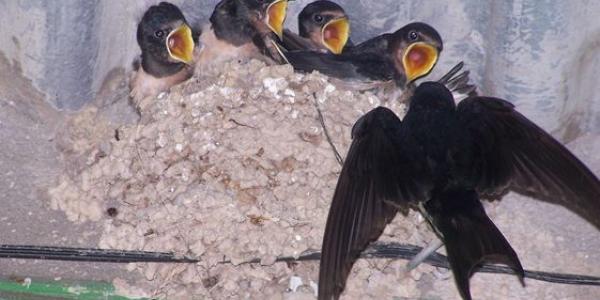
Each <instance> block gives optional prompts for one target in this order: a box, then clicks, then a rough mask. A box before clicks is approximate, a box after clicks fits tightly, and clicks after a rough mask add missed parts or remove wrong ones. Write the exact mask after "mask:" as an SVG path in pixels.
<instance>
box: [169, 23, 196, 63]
mask: <svg viewBox="0 0 600 300" xmlns="http://www.w3.org/2000/svg"><path fill="white" fill-rule="evenodd" d="M166 43H167V50H168V51H169V56H170V57H171V58H172V59H174V60H177V61H180V62H183V63H186V64H190V63H191V62H192V60H193V53H194V39H193V38H192V29H191V28H190V27H189V26H187V25H186V24H183V25H181V26H179V27H178V28H177V29H175V30H173V31H171V32H170V33H169V36H167V42H166Z"/></svg>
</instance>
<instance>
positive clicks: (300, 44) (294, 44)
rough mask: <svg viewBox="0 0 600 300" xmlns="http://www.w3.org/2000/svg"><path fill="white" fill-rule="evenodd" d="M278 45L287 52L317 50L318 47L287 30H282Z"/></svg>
mask: <svg viewBox="0 0 600 300" xmlns="http://www.w3.org/2000/svg"><path fill="white" fill-rule="evenodd" d="M280 44H281V46H283V48H285V50H287V51H300V50H318V49H319V45H315V43H314V42H313V41H311V40H310V39H307V38H303V37H301V36H299V35H297V34H295V33H293V32H291V31H290V30H288V29H285V30H283V38H282V39H281V41H280Z"/></svg>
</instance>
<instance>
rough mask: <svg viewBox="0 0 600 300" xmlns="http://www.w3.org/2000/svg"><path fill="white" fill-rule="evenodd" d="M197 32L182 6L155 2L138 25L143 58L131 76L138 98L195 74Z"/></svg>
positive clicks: (133, 94)
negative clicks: (195, 37) (181, 8)
mask: <svg viewBox="0 0 600 300" xmlns="http://www.w3.org/2000/svg"><path fill="white" fill-rule="evenodd" d="M194 35H197V33H195V32H192V29H191V28H190V26H189V25H188V23H187V21H186V20H185V17H184V16H183V14H182V13H181V10H179V8H178V7H177V6H175V5H173V4H171V3H168V2H161V3H160V4H158V5H154V6H151V7H150V8H149V9H148V10H147V11H146V12H145V13H144V16H143V17H142V19H141V21H140V23H139V24H138V28H137V42H138V44H139V46H140V49H141V50H142V55H141V61H139V65H138V66H136V67H137V72H135V74H134V76H133V78H132V79H131V80H130V90H131V93H130V95H131V97H132V98H133V99H134V101H139V100H140V99H142V98H144V97H147V96H151V95H156V94H158V93H160V92H162V91H165V90H167V89H169V88H170V87H171V86H173V85H175V84H177V83H180V82H182V81H184V80H186V79H188V78H189V77H191V76H192V75H193V67H192V63H193V60H194V47H195V43H194V37H193V36H194Z"/></svg>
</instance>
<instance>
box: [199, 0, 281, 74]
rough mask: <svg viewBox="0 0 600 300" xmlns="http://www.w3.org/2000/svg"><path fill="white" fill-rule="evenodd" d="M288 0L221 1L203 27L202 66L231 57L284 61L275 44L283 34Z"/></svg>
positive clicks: (200, 61)
mask: <svg viewBox="0 0 600 300" xmlns="http://www.w3.org/2000/svg"><path fill="white" fill-rule="evenodd" d="M287 6H288V0H222V1H221V2H219V3H218V4H217V5H216V7H215V9H214V11H213V13H212V15H211V17H210V24H209V25H208V26H207V27H205V28H204V29H203V30H202V35H201V36H200V42H201V43H202V44H203V49H202V51H201V54H200V58H199V63H198V64H199V65H200V66H203V65H207V64H212V63H220V62H224V61H227V60H232V59H250V58H257V59H263V60H266V61H267V62H276V63H282V62H284V61H283V59H282V57H281V56H280V54H279V52H278V50H277V49H276V47H275V43H276V42H277V41H278V40H279V39H281V37H282V35H283V23H284V21H285V18H286V14H287Z"/></svg>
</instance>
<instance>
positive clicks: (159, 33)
mask: <svg viewBox="0 0 600 300" xmlns="http://www.w3.org/2000/svg"><path fill="white" fill-rule="evenodd" d="M154 36H155V37H157V38H159V39H160V38H162V37H163V36H165V32H164V31H162V30H157V31H155V32H154Z"/></svg>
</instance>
